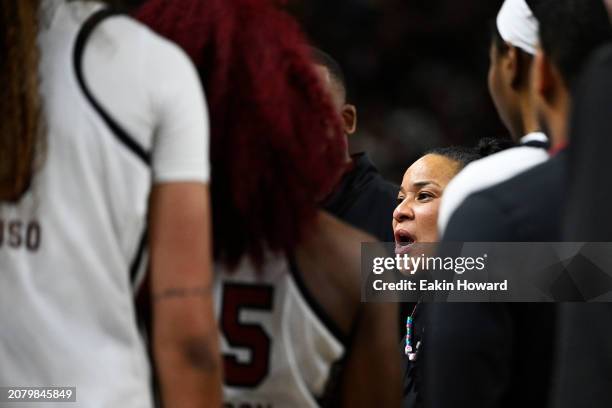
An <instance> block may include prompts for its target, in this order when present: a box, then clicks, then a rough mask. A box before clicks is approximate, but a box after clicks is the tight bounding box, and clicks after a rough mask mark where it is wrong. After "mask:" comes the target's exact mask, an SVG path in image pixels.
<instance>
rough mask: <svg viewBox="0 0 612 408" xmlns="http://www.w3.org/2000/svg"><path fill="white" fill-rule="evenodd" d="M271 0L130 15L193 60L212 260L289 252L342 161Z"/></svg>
mask: <svg viewBox="0 0 612 408" xmlns="http://www.w3.org/2000/svg"><path fill="white" fill-rule="evenodd" d="M272 3H273V2H272V1H270V0H150V1H148V2H147V3H146V4H145V5H144V6H143V7H142V8H141V9H140V10H139V11H138V12H137V17H138V18H139V19H140V20H141V21H143V22H144V23H145V24H147V25H149V26H150V27H152V28H153V29H154V30H155V31H157V32H158V33H160V34H161V35H163V36H165V37H166V38H169V39H170V40H172V41H174V42H175V43H177V44H178V45H180V46H181V47H183V49H184V50H185V51H186V52H187V54H188V55H189V56H190V57H191V58H192V60H193V61H194V63H195V65H196V67H197V68H198V71H199V73H200V78H201V80H202V83H203V85H204V89H205V90H206V95H207V100H208V106H209V109H210V117H211V156H210V160H211V165H212V182H211V192H212V204H213V237H214V247H215V258H216V259H218V260H221V261H222V262H224V263H226V264H228V265H230V266H234V265H236V264H237V262H238V261H239V260H240V259H241V258H242V257H243V256H244V255H248V256H250V257H251V258H252V259H253V260H254V261H255V262H256V264H258V265H261V263H262V261H263V256H264V252H265V250H266V249H269V250H272V251H274V252H284V253H291V251H293V249H294V248H295V246H296V245H297V244H298V243H299V242H300V239H301V238H302V237H303V234H304V233H305V232H306V230H307V228H308V225H309V224H311V223H312V220H313V217H314V215H315V213H316V209H317V203H318V201H319V200H320V199H321V198H322V197H324V196H325V195H326V194H327V193H328V192H329V191H330V190H331V189H332V188H333V186H334V185H335V183H336V182H337V181H338V179H339V177H340V176H341V174H342V172H343V170H344V169H345V166H346V160H347V158H346V157H347V153H346V140H345V136H344V134H343V131H342V127H341V124H340V123H341V122H340V118H339V116H338V115H337V113H336V112H335V111H334V108H333V105H332V103H331V100H330V99H329V97H328V95H327V93H326V92H325V90H324V88H323V87H322V84H321V83H320V80H319V77H318V76H317V74H316V72H315V71H314V69H313V66H312V62H311V60H310V50H309V46H308V44H307V42H306V40H305V38H304V36H303V34H302V33H301V31H300V29H299V27H298V25H297V24H296V22H295V21H294V20H293V19H292V18H291V17H290V16H289V15H288V14H286V13H285V12H283V11H281V10H279V9H277V8H276V7H275V6H274V5H273V4H272Z"/></svg>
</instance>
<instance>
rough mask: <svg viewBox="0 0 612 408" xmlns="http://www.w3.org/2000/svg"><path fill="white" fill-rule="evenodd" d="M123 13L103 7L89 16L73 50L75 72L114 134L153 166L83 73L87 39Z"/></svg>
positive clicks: (86, 93)
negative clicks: (91, 87) (104, 22)
mask: <svg viewBox="0 0 612 408" xmlns="http://www.w3.org/2000/svg"><path fill="white" fill-rule="evenodd" d="M121 14H122V13H121V12H119V11H117V10H113V9H110V8H103V9H101V10H98V11H96V12H95V13H93V14H92V15H91V16H89V18H88V19H87V20H86V21H85V23H83V25H82V27H81V29H80V30H79V33H78V35H77V38H76V41H75V44H74V52H73V63H74V72H75V74H76V77H77V82H78V84H79V86H80V87H81V90H82V91H83V94H84V95H85V97H86V98H87V100H88V101H89V103H90V104H91V105H92V107H93V108H94V110H95V111H96V112H97V113H98V115H100V117H101V118H102V120H103V121H104V123H105V124H106V125H107V126H108V128H109V129H110V130H111V132H112V133H113V135H115V137H116V138H117V139H118V140H119V141H120V142H121V143H122V144H123V145H124V146H125V147H126V148H127V149H128V150H130V151H131V152H132V153H133V154H134V155H135V156H136V157H138V158H139V159H140V160H141V161H142V162H143V163H144V164H145V165H146V166H147V167H150V166H151V154H150V153H149V152H147V151H146V149H145V148H144V147H142V146H141V145H140V144H139V143H138V142H137V141H136V140H135V139H134V138H133V137H131V136H130V135H129V134H128V132H126V131H125V130H124V129H123V127H121V125H119V123H118V122H117V121H116V120H115V119H113V118H112V117H111V115H110V114H109V113H108V112H107V111H106V110H105V109H104V108H103V107H102V105H101V104H100V103H99V102H98V100H97V99H96V98H95V97H94V96H93V94H92V92H91V90H90V89H89V87H88V86H87V83H86V81H85V76H84V74H83V56H84V53H85V46H86V45H87V41H88V40H89V38H90V36H91V34H92V33H93V31H94V30H95V29H96V27H98V25H99V24H100V23H102V21H104V20H105V19H107V18H109V17H112V16H117V15H121Z"/></svg>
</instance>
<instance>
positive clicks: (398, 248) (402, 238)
mask: <svg viewBox="0 0 612 408" xmlns="http://www.w3.org/2000/svg"><path fill="white" fill-rule="evenodd" d="M394 235H395V253H396V254H397V255H404V254H407V253H408V252H410V250H411V249H412V246H413V244H414V242H415V239H414V236H413V235H412V234H410V233H409V232H408V231H406V230H401V229H400V230H396V231H395V234H394Z"/></svg>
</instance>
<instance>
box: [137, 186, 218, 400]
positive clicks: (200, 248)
mask: <svg viewBox="0 0 612 408" xmlns="http://www.w3.org/2000/svg"><path fill="white" fill-rule="evenodd" d="M149 225H150V243H149V244H150V248H151V293H152V299H153V329H152V332H153V334H152V342H153V355H154V359H155V365H156V368H157V374H158V377H159V380H160V389H161V396H162V401H163V406H165V407H172V408H175V407H176V408H182V407H218V406H220V405H221V399H222V388H221V387H222V385H221V384H222V369H221V367H222V366H221V357H220V353H219V345H218V339H219V335H218V330H217V325H216V322H215V316H214V311H213V295H212V264H211V248H210V246H211V245H210V206H209V198H208V187H207V186H206V185H204V184H200V183H170V184H163V185H156V186H154V188H153V191H152V193H151V200H150V209H149Z"/></svg>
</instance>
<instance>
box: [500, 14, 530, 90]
mask: <svg viewBox="0 0 612 408" xmlns="http://www.w3.org/2000/svg"><path fill="white" fill-rule="evenodd" d="M491 43H492V44H493V45H494V46H495V48H496V49H497V53H498V54H505V53H506V52H508V50H509V49H510V47H509V46H508V43H507V42H506V41H505V40H504V39H503V38H502V36H501V34H500V32H499V28H497V21H496V20H493V22H492V23H491ZM515 48H516V63H517V65H518V70H517V72H518V75H517V76H516V79H515V81H517V83H523V84H524V83H526V81H527V80H528V78H529V68H530V67H531V62H532V61H533V55H531V54H530V53H528V52H527V51H525V50H523V49H522V48H520V47H515Z"/></svg>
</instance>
